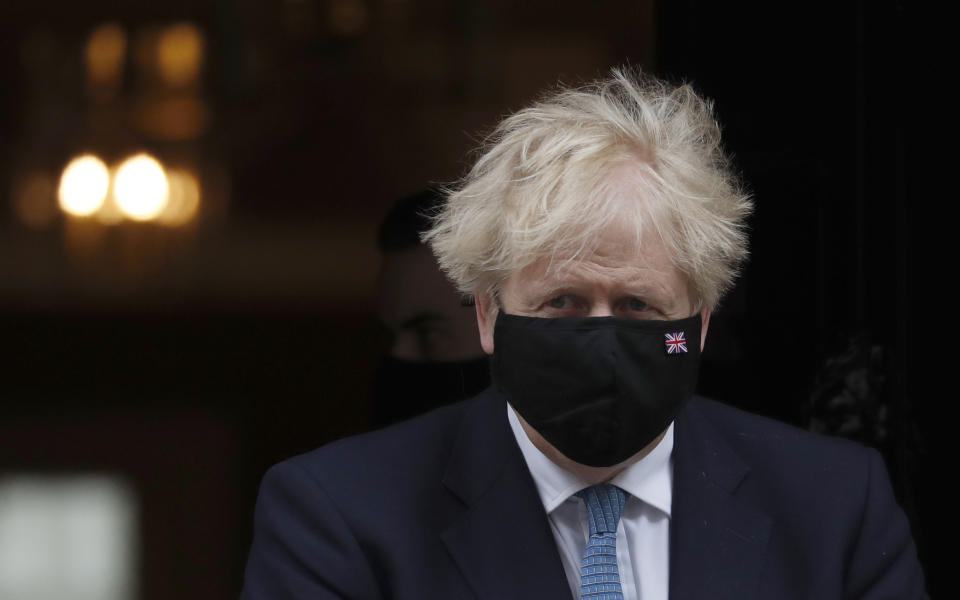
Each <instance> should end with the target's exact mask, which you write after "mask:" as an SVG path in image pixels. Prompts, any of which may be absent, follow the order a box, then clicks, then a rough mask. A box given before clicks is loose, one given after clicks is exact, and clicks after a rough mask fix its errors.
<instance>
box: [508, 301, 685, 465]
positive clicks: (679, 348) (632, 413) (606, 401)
mask: <svg viewBox="0 0 960 600" xmlns="http://www.w3.org/2000/svg"><path fill="white" fill-rule="evenodd" d="M700 326H701V323H700V315H699V314H697V315H694V316H692V317H689V318H686V319H679V320H676V321H648V320H637V319H623V318H617V317H585V318H562V319H543V318H535V317H521V316H517V315H508V314H503V313H501V314H500V315H498V316H497V321H496V325H495V326H494V333H493V337H494V344H493V345H494V354H493V363H492V372H493V380H494V384H495V385H496V386H497V387H498V388H499V389H500V390H501V391H502V392H504V393H505V394H506V396H507V400H508V401H509V402H510V404H511V405H512V406H513V407H514V408H515V409H516V411H517V412H518V413H520V416H522V417H523V418H524V420H526V422H527V423H529V424H530V426H531V427H533V428H534V429H535V430H537V432H539V433H540V435H542V436H543V437H544V438H545V439H546V440H547V441H548V442H550V443H551V444H552V445H553V446H554V447H555V448H556V449H557V450H559V451H560V452H561V453H563V454H564V456H566V457H567V458H569V459H571V460H573V461H575V462H578V463H580V464H584V465H589V466H591V467H609V466H612V465H615V464H617V463H619V462H622V461H624V460H626V459H628V458H630V457H631V456H633V455H634V454H636V453H637V452H639V451H640V450H642V449H643V448H644V447H645V446H647V445H648V444H649V443H650V442H652V441H653V440H654V439H656V437H657V436H658V435H660V433H662V432H663V431H664V430H665V429H666V428H667V426H668V425H669V424H670V422H671V421H672V420H673V419H674V417H676V415H677V413H678V412H679V411H680V409H681V407H682V406H683V404H684V403H685V402H686V401H687V399H689V398H690V396H692V395H693V390H694V386H695V385H696V381H697V371H698V367H699V364H700Z"/></svg>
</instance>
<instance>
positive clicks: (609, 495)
mask: <svg viewBox="0 0 960 600" xmlns="http://www.w3.org/2000/svg"><path fill="white" fill-rule="evenodd" d="M577 497H578V498H580V499H581V500H583V503H584V504H586V505H587V513H588V514H589V516H590V535H596V534H599V533H613V534H616V533H617V523H619V522H620V513H622V512H623V507H624V505H625V504H626V503H627V493H626V492H625V491H623V490H621V489H620V488H618V487H617V486H615V485H611V484H609V483H601V484H598V485H592V486H590V487H588V488H585V489H582V490H580V491H579V492H577Z"/></svg>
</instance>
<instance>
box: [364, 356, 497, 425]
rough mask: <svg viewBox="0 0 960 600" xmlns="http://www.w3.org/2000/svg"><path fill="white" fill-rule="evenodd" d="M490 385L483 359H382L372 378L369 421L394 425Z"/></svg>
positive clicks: (486, 364) (468, 395) (485, 359)
mask: <svg viewBox="0 0 960 600" xmlns="http://www.w3.org/2000/svg"><path fill="white" fill-rule="evenodd" d="M489 385H490V361H489V359H488V358H487V357H486V356H482V357H480V358H475V359H471V360H464V361H456V362H413V361H407V360H400V359H397V358H393V357H389V356H387V357H384V359H383V360H382V361H381V363H380V366H379V367H377V372H376V373H375V374H374V376H373V389H372V397H371V406H370V421H371V425H373V426H374V427H381V426H384V425H389V424H391V423H397V422H399V421H403V420H405V419H409V418H411V417H415V416H417V415H419V414H421V413H424V412H427V411H428V410H432V409H434V408H437V407H440V406H443V405H445V404H450V403H453V402H456V401H458V400H463V399H465V398H469V397H471V396H475V395H477V394H479V393H480V392H482V391H483V390H485V389H486V388H487V387H488V386H489Z"/></svg>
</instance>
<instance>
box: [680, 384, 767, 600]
mask: <svg viewBox="0 0 960 600" xmlns="http://www.w3.org/2000/svg"><path fill="white" fill-rule="evenodd" d="M675 435H676V439H675V446H674V448H675V450H674V455H673V456H674V484H673V486H674V493H673V510H672V517H671V525H670V598H671V600H701V599H704V600H705V599H710V600H723V599H731V600H732V599H734V598H735V599H737V600H750V599H751V598H754V597H755V595H756V591H757V584H758V582H759V576H760V572H761V569H762V566H763V559H764V555H765V552H766V546H767V541H768V539H769V537H770V531H771V527H772V523H773V521H772V519H771V518H770V517H769V516H767V515H765V514H764V513H762V512H760V511H758V510H756V509H754V508H752V507H749V506H746V505H745V504H744V503H743V502H742V501H741V500H739V499H738V498H737V497H736V496H735V495H734V492H735V490H736V489H737V487H738V486H739V485H740V484H741V482H742V481H743V479H744V478H745V477H748V471H749V468H748V467H747V466H746V465H745V464H744V463H743V462H742V461H741V460H740V458H739V457H738V456H737V455H736V454H734V452H733V450H731V449H730V447H729V446H727V445H726V443H724V442H723V440H722V439H721V438H720V436H719V434H718V433H717V431H716V429H714V427H713V426H712V425H711V424H710V423H709V422H708V421H707V420H706V419H704V417H703V416H702V414H700V412H699V411H698V410H697V408H696V401H691V402H689V403H688V404H687V408H686V409H685V410H684V411H683V412H682V413H681V415H680V416H679V417H678V418H677V421H676V427H675Z"/></svg>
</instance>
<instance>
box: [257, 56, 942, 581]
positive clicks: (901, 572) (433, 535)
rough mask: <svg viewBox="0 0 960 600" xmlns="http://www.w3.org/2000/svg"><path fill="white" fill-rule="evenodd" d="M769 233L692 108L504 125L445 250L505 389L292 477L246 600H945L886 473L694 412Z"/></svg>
mask: <svg viewBox="0 0 960 600" xmlns="http://www.w3.org/2000/svg"><path fill="white" fill-rule="evenodd" d="M785 118H788V117H785ZM751 210H752V201H751V200H750V198H749V197H748V196H747V195H746V194H745V193H744V191H743V188H742V186H741V185H740V183H739V181H738V178H737V176H736V175H735V173H734V171H733V169H732V167H731V165H730V163H729V161H728V159H727V157H726V156H725V154H724V152H723V150H722V147H721V144H720V129H719V126H718V124H717V123H716V121H715V118H714V116H713V111H712V106H711V104H710V103H709V102H707V101H705V100H704V99H702V98H701V97H699V96H698V95H697V94H696V93H695V92H694V91H693V89H692V88H691V87H690V86H689V85H682V86H674V85H671V84H668V83H665V82H662V81H659V80H656V79H654V78H651V77H646V76H643V75H640V74H636V73H630V72H626V71H620V70H614V72H613V74H612V75H611V76H610V77H608V78H606V79H603V80H600V81H597V82H595V83H593V84H591V85H588V86H584V87H581V88H566V89H560V90H558V91H556V92H554V93H552V94H550V95H548V96H546V97H545V98H544V99H542V100H541V101H540V102H538V103H536V104H534V105H532V106H530V107H527V108H525V109H523V110H521V111H519V112H517V113H515V114H513V115H511V116H509V117H507V118H506V119H504V120H503V121H502V122H501V123H500V125H499V126H498V128H497V130H496V131H495V132H494V134H493V135H492V136H491V137H489V138H488V140H487V142H486V143H485V146H484V147H483V149H482V153H481V155H480V158H479V159H478V160H477V162H476V163H475V165H474V166H473V169H472V170H471V171H470V173H469V174H468V175H467V177H466V178H465V180H464V181H463V182H462V183H461V185H460V186H459V187H458V189H457V190H456V191H454V192H453V193H452V194H451V195H450V196H449V198H448V199H447V202H446V203H445V204H444V205H443V208H442V210H441V211H440V212H439V214H438V215H437V217H436V218H435V220H434V222H433V225H432V227H431V229H430V230H429V232H428V233H427V235H426V236H425V238H426V239H427V241H428V243H429V244H430V246H431V248H432V250H433V252H434V255H435V256H436V257H437V260H438V263H439V264H440V266H441V267H442V268H443V270H444V271H445V272H446V273H447V274H448V275H449V276H450V278H451V279H452V280H453V281H454V282H455V283H456V285H457V287H458V288H459V289H460V290H461V291H462V292H464V293H471V294H473V296H474V297H475V299H476V315H477V325H478V329H479V335H480V340H481V345H482V347H483V349H484V351H485V352H487V353H488V354H491V355H492V363H491V367H492V376H493V381H494V385H493V386H492V387H490V388H488V389H487V390H486V391H485V392H483V393H481V394H480V395H478V396H477V397H475V398H473V399H471V400H468V401H466V402H461V403H457V404H455V405H452V406H449V407H445V408H441V409H439V410H435V411H432V412H430V413H429V414H427V415H424V416H422V417H419V418H417V419H413V420H410V421H407V422H405V423H402V424H399V425H397V426H394V427H389V428H386V429H383V430H380V431H378V432H374V433H372V434H367V435H364V436H360V437H356V438H352V439H348V440H342V441H340V442H336V443H333V444H330V445H328V446H326V447H324V448H320V449H318V450H315V451H313V452H310V453H308V454H304V455H301V456H298V457H295V458H292V459H290V460H287V461H284V462H282V463H280V464H278V465H276V466H274V467H273V468H272V469H271V470H270V471H269V472H268V473H267V475H266V476H265V477H264V480H263V483H262V487H261V491H260V496H259V499H258V502H257V510H256V516H255V533H254V540H253V546H252V548H251V551H250V557H249V561H248V565H247V572H246V579H245V587H244V592H243V597H244V598H246V599H248V600H259V599H264V600H266V599H275V598H303V599H306V598H352V599H374V598H438V599H441V598H442V599H453V598H490V599H497V600H506V599H529V598H543V599H551V600H552V599H558V598H581V599H589V600H599V599H601V598H603V599H605V600H636V599H642V600H666V599H667V598H672V599H674V600H692V599H701V600H716V599H720V598H730V599H733V598H737V599H738V600H739V599H747V598H753V599H757V600H760V599H762V600H778V599H783V600H786V599H795V598H817V599H818V600H831V599H836V600H840V599H843V600H880V599H893V598H897V599H901V600H916V599H920V598H923V597H925V591H924V581H923V574H922V571H921V568H920V565H919V563H918V561H917V557H916V552H915V548H914V544H913V540H912V536H911V533H910V529H909V525H908V523H907V520H906V518H905V516H904V514H903V512H902V511H901V510H900V508H899V506H898V505H897V503H896V501H895V499H894V496H893V492H892V490H891V487H890V483H889V480H888V477H887V472H886V469H885V466H884V464H883V461H882V459H881V457H880V455H879V454H878V453H877V452H876V451H875V450H872V449H868V448H865V447H863V446H860V445H857V444H855V443H852V442H849V441H846V440H839V439H835V438H828V437H825V436H820V435H816V434H812V433H809V432H806V431H803V430H800V429H797V428H793V427H790V426H787V425H784V424H781V423H777V422H775V421H771V420H769V419H765V418H762V417H758V416H755V415H751V414H748V413H745V412H742V411H739V410H736V409H733V408H731V407H728V406H725V405H723V404H720V403H717V402H714V401H711V400H707V399H705V398H701V397H698V396H695V395H694V393H693V391H694V387H695V384H696V378H697V373H698V367H699V358H700V352H701V349H702V347H703V344H704V343H705V341H706V338H707V331H708V326H709V322H710V316H711V314H712V311H713V310H714V309H715V308H716V306H717V305H718V303H719V301H720V299H721V297H722V296H723V293H724V292H725V291H726V290H728V289H729V287H730V286H731V285H732V282H733V280H734V279H735V277H736V275H737V273H738V271H739V269H740V268H741V265H742V264H743V261H744V260H745V259H746V255H747V239H746V237H747V236H746V219H747V217H748V215H749V214H750V212H751ZM797 293H801V294H802V293H804V291H803V290H798V291H797ZM769 334H770V341H769V344H768V346H767V347H764V348H757V349H755V351H761V352H776V351H777V344H778V341H777V336H776V334H777V332H775V331H772V332H769ZM784 385H790V384H789V382H785V383H784ZM770 394H771V396H772V397H775V396H776V394H777V390H770ZM772 399H773V398H772Z"/></svg>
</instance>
